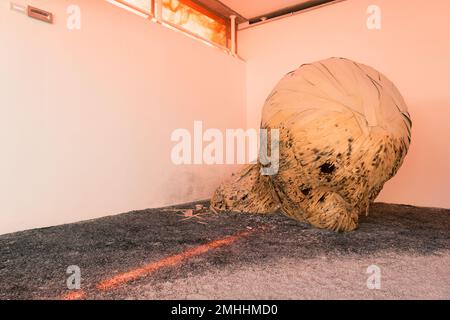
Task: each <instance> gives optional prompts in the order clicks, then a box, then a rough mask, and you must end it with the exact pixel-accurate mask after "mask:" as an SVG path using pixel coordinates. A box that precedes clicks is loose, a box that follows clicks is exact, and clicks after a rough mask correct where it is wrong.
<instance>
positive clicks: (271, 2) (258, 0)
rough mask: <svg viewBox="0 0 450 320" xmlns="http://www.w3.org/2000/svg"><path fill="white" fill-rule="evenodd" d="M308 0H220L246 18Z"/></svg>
mask: <svg viewBox="0 0 450 320" xmlns="http://www.w3.org/2000/svg"><path fill="white" fill-rule="evenodd" d="M307 1H308V0H220V2H222V3H223V4H225V5H227V6H228V7H230V8H231V9H233V10H234V11H236V12H237V13H239V14H240V15H242V16H243V17H245V18H247V19H251V18H255V17H259V16H262V15H265V14H268V13H271V12H274V11H278V10H281V9H285V8H288V7H292V6H295V5H297V4H302V3H304V2H307Z"/></svg>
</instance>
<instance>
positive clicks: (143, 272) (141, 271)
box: [97, 229, 257, 291]
mask: <svg viewBox="0 0 450 320" xmlns="http://www.w3.org/2000/svg"><path fill="white" fill-rule="evenodd" d="M256 230H257V229H254V230H248V231H242V232H239V233H238V234H236V235H233V236H229V237H226V238H223V239H220V240H215V241H212V242H209V243H207V244H204V245H200V246H198V247H195V248H192V249H189V250H187V251H184V252H182V253H179V254H176V255H173V256H170V257H167V258H164V259H162V260H159V261H156V262H152V263H149V264H147V265H145V266H143V267H141V268H138V269H134V270H131V271H129V272H126V273H122V274H119V275H117V276H115V277H112V278H111V279H107V280H104V281H102V282H100V283H98V284H97V289H99V290H102V291H105V290H109V289H112V288H115V287H117V286H119V285H121V284H124V283H127V282H130V281H133V280H136V279H138V278H142V277H144V276H147V275H149V274H151V273H153V272H155V271H157V270H159V269H161V268H164V267H171V266H174V265H176V264H178V263H180V262H182V261H184V260H187V259H189V258H192V257H194V256H198V255H201V254H203V253H206V252H208V251H210V250H213V249H217V248H219V247H223V246H227V245H230V244H232V243H234V242H236V241H237V240H239V239H241V238H243V237H247V236H249V235H250V234H252V233H254V232H255V231H256Z"/></svg>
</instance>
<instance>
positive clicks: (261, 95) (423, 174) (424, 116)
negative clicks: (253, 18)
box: [239, 0, 450, 208]
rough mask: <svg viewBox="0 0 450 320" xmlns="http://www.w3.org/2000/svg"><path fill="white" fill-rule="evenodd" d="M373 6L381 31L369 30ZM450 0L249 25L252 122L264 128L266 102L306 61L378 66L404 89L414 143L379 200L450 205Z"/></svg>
mask: <svg viewBox="0 0 450 320" xmlns="http://www.w3.org/2000/svg"><path fill="white" fill-rule="evenodd" d="M369 5H378V6H379V7H380V8H381V10H382V29H381V30H377V31H374V30H372V31H371V30H368V29H367V27H366V20H367V17H368V14H367V13H366V10H367V7H368V6H369ZM449 14H450V1H448V0H433V1H422V0H413V1H410V0H347V1H344V2H340V3H337V4H333V5H330V6H326V7H323V8H321V9H318V10H313V11H309V12H306V13H303V14H299V15H296V16H293V17H289V18H286V19H282V20H278V21H275V22H270V23H267V24H263V25H260V26H257V27H254V28H250V29H247V30H243V31H241V32H240V34H239V39H240V41H239V49H240V54H241V55H242V56H243V57H244V59H246V61H247V121H248V126H249V127H258V125H259V121H260V112H261V108H262V106H263V104H264V100H265V98H266V97H267V95H268V94H269V93H270V91H271V89H272V88H273V87H274V86H275V84H276V83H277V82H278V80H279V79H281V77H282V76H284V75H285V74H286V73H287V72H289V71H292V70H295V69H296V68H298V67H299V66H300V65H301V64H303V63H307V62H312V61H317V60H320V59H324V58H328V57H332V56H336V57H346V58H350V59H353V60H356V61H359V62H362V63H365V64H368V65H370V66H373V67H374V68H376V69H378V70H379V71H381V72H383V73H384V74H385V75H386V76H387V77H388V78H390V79H391V80H392V81H393V82H394V83H395V84H396V85H397V87H398V88H399V89H400V92H402V94H403V96H404V98H405V100H406V102H407V104H408V106H409V110H410V113H411V115H412V118H413V140H412V141H413V142H412V145H411V149H410V152H409V155H408V156H407V158H406V161H405V163H404V165H403V167H402V168H401V170H400V172H399V173H398V175H397V176H396V177H395V178H394V179H393V180H391V181H390V182H389V183H387V184H386V186H385V189H384V190H383V192H382V194H381V195H380V197H379V199H378V200H379V201H385V202H392V203H405V204H412V205H420V206H434V207H445V208H450V196H449V194H450V169H449V166H450V148H449V142H448V139H449V137H450V41H449V40H450V19H449V17H450V16H449Z"/></svg>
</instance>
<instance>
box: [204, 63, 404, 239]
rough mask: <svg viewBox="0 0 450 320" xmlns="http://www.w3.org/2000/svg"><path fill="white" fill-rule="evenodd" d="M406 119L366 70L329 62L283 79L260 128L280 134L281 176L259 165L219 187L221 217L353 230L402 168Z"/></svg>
mask: <svg viewBox="0 0 450 320" xmlns="http://www.w3.org/2000/svg"><path fill="white" fill-rule="evenodd" d="M411 126H412V123H411V118H410V115H409V113H408V110H407V107H406V104H405V102H404V100H403V98H402V96H401V94H400V92H399V91H398V90H397V88H396V87H395V85H394V84H393V83H392V82H391V81H390V80H388V79H387V78H386V77H385V76H384V75H382V74H380V73H379V72H378V71H376V70H374V69H373V68H371V67H368V66H366V65H363V64H359V63H356V62H353V61H350V60H348V59H343V58H330V59H327V60H323V61H318V62H315V63H311V64H305V65H302V66H301V67H300V68H299V69H297V70H296V71H293V72H291V73H289V74H287V75H286V76H285V77H284V78H283V79H282V80H281V81H280V82H279V83H278V84H277V86H276V87H275V89H274V90H273V91H272V93H271V94H270V95H269V97H268V98H267V100H266V102H265V105H264V108H263V113H262V122H261V128H263V129H278V130H279V169H278V172H277V174H274V175H271V176H263V175H261V173H260V169H261V166H262V165H261V163H258V164H255V165H249V166H247V167H246V168H245V169H244V170H243V171H242V172H241V173H239V174H238V175H237V177H234V178H233V179H232V180H230V181H227V182H225V183H223V184H222V185H221V186H220V187H219V188H218V190H217V191H216V192H215V194H214V196H213V198H212V207H213V208H214V209H216V210H218V211H239V212H255V213H270V212H273V211H276V210H277V209H279V208H281V210H282V211H283V212H284V213H285V214H287V215H288V216H290V217H293V218H295V219H297V220H300V221H304V222H308V223H310V224H312V225H313V226H316V227H318V228H325V229H330V230H335V231H350V230H354V229H355V228H357V226H358V216H359V215H360V214H366V213H367V212H368V208H369V205H370V203H371V202H372V201H374V200H375V198H376V197H377V195H378V194H379V193H380V191H381V189H382V188H383V185H384V183H385V182H386V181H387V180H389V179H390V178H391V177H393V176H394V175H395V174H396V172H397V170H398V169H399V167H400V166H401V164H402V162H403V159H404V157H405V156H406V153H407V151H408V148H409V145H410V142H411Z"/></svg>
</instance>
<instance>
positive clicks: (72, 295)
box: [62, 290, 86, 301]
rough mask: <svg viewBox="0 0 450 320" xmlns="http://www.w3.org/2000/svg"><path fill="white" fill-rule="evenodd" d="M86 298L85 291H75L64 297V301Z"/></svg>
mask: <svg viewBox="0 0 450 320" xmlns="http://www.w3.org/2000/svg"><path fill="white" fill-rule="evenodd" d="M85 297H86V292H84V291H83V290H78V291H73V292H69V293H68V294H66V295H64V296H63V298H62V300H68V301H70V300H82V299H84V298H85Z"/></svg>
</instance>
